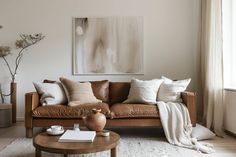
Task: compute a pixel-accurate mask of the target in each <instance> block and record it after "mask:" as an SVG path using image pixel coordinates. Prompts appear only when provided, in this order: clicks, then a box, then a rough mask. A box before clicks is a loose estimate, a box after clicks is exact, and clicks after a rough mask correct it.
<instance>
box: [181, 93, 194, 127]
mask: <svg viewBox="0 0 236 157" xmlns="http://www.w3.org/2000/svg"><path fill="white" fill-rule="evenodd" d="M181 97H182V99H183V103H184V104H185V105H186V106H187V108H188V111H189V115H190V119H191V122H192V125H193V126H196V120H197V117H196V94H195V93H193V92H187V91H186V92H182V93H181Z"/></svg>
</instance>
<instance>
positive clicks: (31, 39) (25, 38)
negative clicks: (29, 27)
mask: <svg viewBox="0 0 236 157" xmlns="http://www.w3.org/2000/svg"><path fill="white" fill-rule="evenodd" d="M1 28H2V27H1ZM43 38H44V36H43V35H42V34H34V35H31V34H30V35H27V34H22V35H20V39H19V40H16V42H15V46H16V49H20V50H19V52H18V55H17V57H16V59H15V62H14V63H15V64H14V66H13V68H12V67H11V66H10V64H9V62H8V60H7V58H6V57H7V56H8V55H9V54H11V48H10V47H9V46H0V58H2V59H3V60H4V62H5V63H6V65H7V68H8V71H9V73H10V75H11V82H12V83H14V82H15V79H16V74H17V71H18V68H19V65H20V63H21V60H22V57H23V52H24V50H25V49H26V48H28V47H30V46H32V45H34V44H36V43H38V42H39V41H40V40H42V39H43ZM0 95H1V98H3V96H10V95H11V93H10V94H3V93H2V91H1V92H0Z"/></svg>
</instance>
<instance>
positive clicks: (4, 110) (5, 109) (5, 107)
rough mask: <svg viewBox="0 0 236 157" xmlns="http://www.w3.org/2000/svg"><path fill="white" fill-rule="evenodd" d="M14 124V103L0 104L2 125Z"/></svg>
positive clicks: (0, 124) (0, 123)
mask: <svg viewBox="0 0 236 157" xmlns="http://www.w3.org/2000/svg"><path fill="white" fill-rule="evenodd" d="M11 125H12V105H11V104H0V127H1V128H3V127H9V126H11Z"/></svg>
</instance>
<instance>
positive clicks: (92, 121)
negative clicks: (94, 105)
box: [83, 109, 106, 132]
mask: <svg viewBox="0 0 236 157" xmlns="http://www.w3.org/2000/svg"><path fill="white" fill-rule="evenodd" d="M83 121H84V124H85V126H86V127H87V128H88V129H89V130H93V131H97V132H100V131H103V129H104V127H105V125H106V116H105V115H104V114H102V113H101V109H92V114H90V115H87V116H85V117H83Z"/></svg>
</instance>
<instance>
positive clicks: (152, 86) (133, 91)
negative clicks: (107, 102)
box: [123, 79, 163, 104]
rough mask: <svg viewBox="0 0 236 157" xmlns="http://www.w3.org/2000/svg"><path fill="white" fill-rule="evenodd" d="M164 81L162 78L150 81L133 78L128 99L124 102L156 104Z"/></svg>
mask: <svg viewBox="0 0 236 157" xmlns="http://www.w3.org/2000/svg"><path fill="white" fill-rule="evenodd" d="M162 82H163V80H162V79H153V80H148V81H142V80H138V79H132V80H131V87H130V91H129V95H128V99H127V100H125V101H124V102H123V103H145V104H156V97H157V92H158V89H159V87H160V85H161V83H162Z"/></svg>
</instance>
